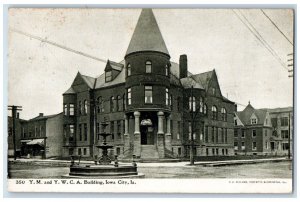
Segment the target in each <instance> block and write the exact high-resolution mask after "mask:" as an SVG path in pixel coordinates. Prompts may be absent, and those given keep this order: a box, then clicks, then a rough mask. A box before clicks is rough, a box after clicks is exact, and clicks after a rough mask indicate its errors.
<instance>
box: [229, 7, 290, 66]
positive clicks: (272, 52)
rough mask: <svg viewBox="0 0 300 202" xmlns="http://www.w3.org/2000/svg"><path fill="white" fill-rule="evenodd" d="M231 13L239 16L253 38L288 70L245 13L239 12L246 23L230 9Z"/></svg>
mask: <svg viewBox="0 0 300 202" xmlns="http://www.w3.org/2000/svg"><path fill="white" fill-rule="evenodd" d="M232 11H233V13H234V14H235V15H236V16H237V17H238V18H239V20H240V21H241V22H242V23H243V24H244V25H245V26H246V27H247V28H248V29H249V31H250V32H251V33H252V34H253V35H254V36H255V38H256V39H257V40H258V41H259V42H260V43H261V44H262V45H263V46H264V47H265V48H266V49H267V50H268V51H269V52H270V53H271V54H272V55H273V57H274V58H275V59H277V61H278V62H279V63H280V64H281V66H282V67H283V68H285V69H286V70H288V68H287V67H286V65H285V63H284V62H283V61H282V60H281V58H280V57H279V56H278V54H277V53H276V52H275V51H274V50H273V49H272V48H271V47H270V45H269V44H268V43H267V42H266V41H265V40H264V39H263V37H262V36H261V35H260V34H259V32H258V31H257V30H256V29H255V27H254V26H253V25H252V24H251V23H250V22H249V20H248V19H247V18H246V16H245V15H243V14H242V13H241V12H240V14H241V15H242V16H243V18H244V19H245V20H246V21H247V22H248V24H249V25H248V24H247V23H246V22H245V21H244V20H242V18H241V17H240V16H239V15H238V14H237V12H235V11H234V10H233V9H232Z"/></svg>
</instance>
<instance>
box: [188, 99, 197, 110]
mask: <svg viewBox="0 0 300 202" xmlns="http://www.w3.org/2000/svg"><path fill="white" fill-rule="evenodd" d="M189 110H190V111H193V112H194V111H196V98H195V97H189Z"/></svg>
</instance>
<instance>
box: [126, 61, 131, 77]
mask: <svg viewBox="0 0 300 202" xmlns="http://www.w3.org/2000/svg"><path fill="white" fill-rule="evenodd" d="M127 76H131V65H130V63H128V65H127Z"/></svg>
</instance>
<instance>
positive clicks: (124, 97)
mask: <svg viewBox="0 0 300 202" xmlns="http://www.w3.org/2000/svg"><path fill="white" fill-rule="evenodd" d="M125 109H126V95H125V93H124V94H123V111H124V110H125Z"/></svg>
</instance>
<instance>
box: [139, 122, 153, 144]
mask: <svg viewBox="0 0 300 202" xmlns="http://www.w3.org/2000/svg"><path fill="white" fill-rule="evenodd" d="M141 144H142V145H153V144H154V130H153V127H152V126H141Z"/></svg>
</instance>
